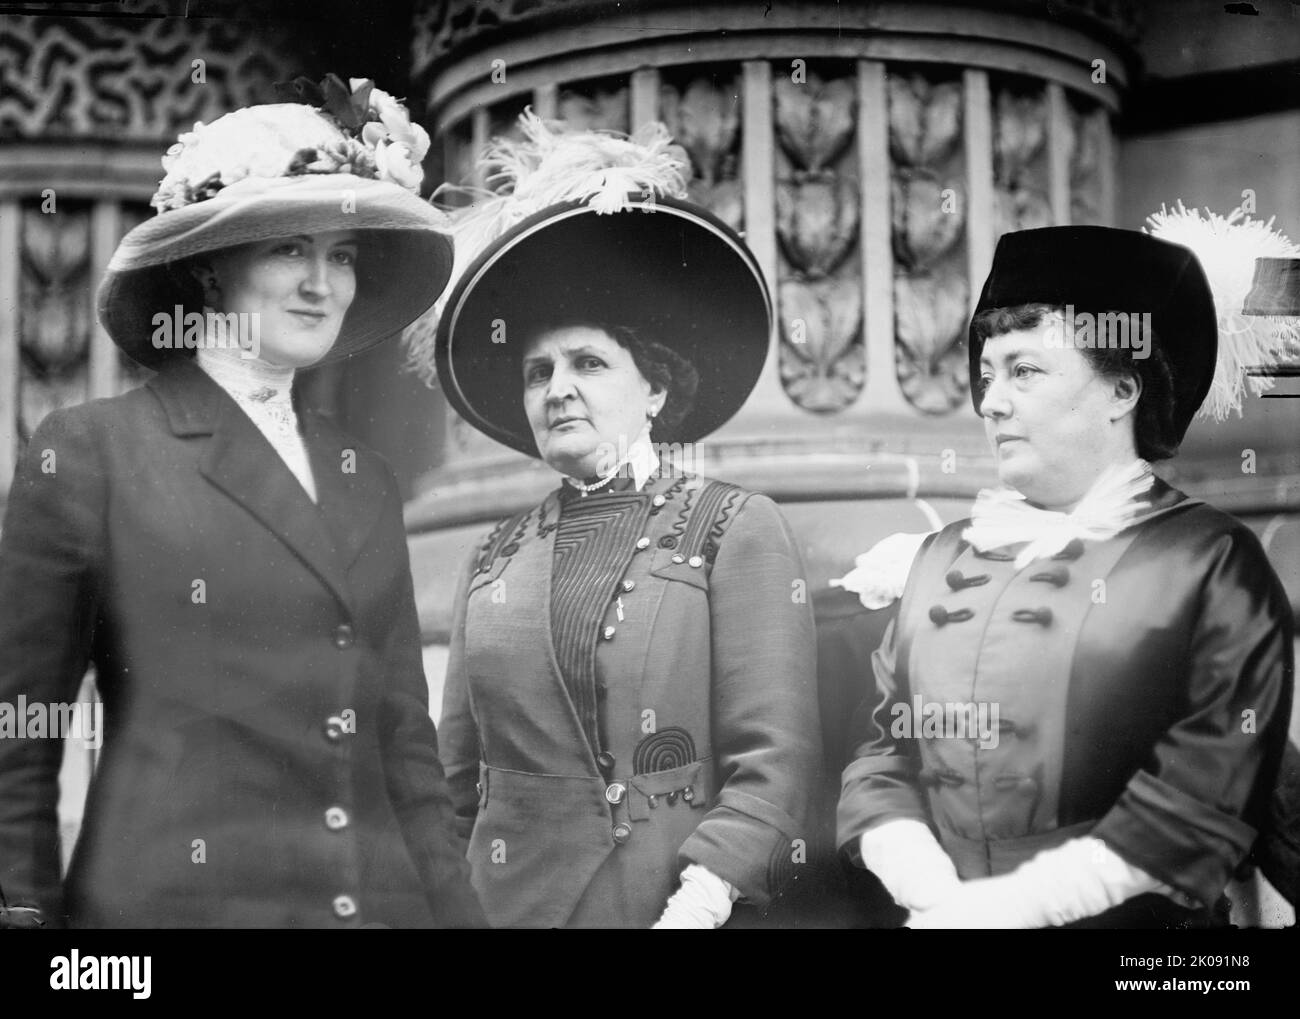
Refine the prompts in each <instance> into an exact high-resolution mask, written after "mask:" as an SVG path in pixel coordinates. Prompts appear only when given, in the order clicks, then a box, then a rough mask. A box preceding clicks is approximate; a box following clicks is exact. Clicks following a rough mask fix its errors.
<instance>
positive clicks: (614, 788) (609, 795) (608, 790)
mask: <svg viewBox="0 0 1300 1019" xmlns="http://www.w3.org/2000/svg"><path fill="white" fill-rule="evenodd" d="M626 795H627V786H625V785H624V784H623V783H622V782H611V783H610V784H609V785H607V786H605V799H607V800H609V802H610V803H615V804H617V803H622V802H623V797H624V796H626Z"/></svg>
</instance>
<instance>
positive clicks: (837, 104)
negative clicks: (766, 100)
mask: <svg viewBox="0 0 1300 1019" xmlns="http://www.w3.org/2000/svg"><path fill="white" fill-rule="evenodd" d="M772 84H773V93H774V96H775V99H776V134H777V141H778V142H779V143H780V145H781V148H782V150H783V151H784V152H785V154H786V155H787V156H788V157H789V158H790V160H791V162H793V163H794V164H795V166H796V168H798V169H800V170H805V171H807V172H809V173H816V172H818V171H820V170H823V169H825V168H827V167H829V166H830V165H831V164H832V163H833V162H835V161H836V160H837V159H839V158H840V157H841V156H842V155H844V151H845V149H847V148H848V146H849V142H851V141H852V140H853V135H854V130H853V128H854V124H855V123H856V122H857V116H858V102H857V91H856V89H855V87H854V82H853V79H852V78H851V77H845V78H835V79H833V80H831V81H826V82H823V81H821V80H820V79H819V78H818V77H817V75H815V74H809V75H808V80H807V82H806V83H798V82H795V81H792V80H791V78H790V76H789V75H783V74H778V75H776V76H775V77H774V79H773V82H772Z"/></svg>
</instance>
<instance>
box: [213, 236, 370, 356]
mask: <svg viewBox="0 0 1300 1019" xmlns="http://www.w3.org/2000/svg"><path fill="white" fill-rule="evenodd" d="M356 263H357V239H356V234H355V233H354V232H353V231H351V230H333V231H330V232H328V233H319V234H302V235H300V236H297V237H285V238H280V239H277V240H270V241H262V242H259V243H256V244H249V245H245V246H244V247H240V248H232V249H230V250H227V251H219V252H217V253H215V254H214V255H212V256H211V257H210V258H208V259H207V264H208V267H209V268H210V270H211V272H210V273H205V271H204V270H203V269H202V268H199V269H198V270H197V273H196V274H197V275H198V276H199V279H200V282H201V283H202V284H203V285H204V299H205V301H206V302H208V303H209V304H212V303H213V302H214V301H218V302H219V303H220V306H219V307H217V306H216V305H214V309H215V310H217V311H221V312H226V313H231V312H242V313H245V314H252V315H256V316H257V321H258V326H259V337H260V344H261V346H260V350H259V351H258V356H259V357H261V358H262V360H264V361H268V362H270V363H271V364H275V365H279V366H281V367H284V368H306V367H307V366H308V365H313V364H315V363H316V362H317V361H319V360H320V359H321V358H322V357H324V356H325V355H326V354H328V353H329V351H330V348H331V347H333V346H334V341H335V340H337V339H338V335H339V330H340V329H342V327H343V317H344V316H345V315H346V314H347V311H348V308H349V307H350V306H351V304H352V299H353V298H354V297H355V296H356V292H357V273H356ZM208 277H210V279H209V278H208ZM209 282H215V284H216V290H215V291H214V290H212V289H210V288H209V285H208V284H209Z"/></svg>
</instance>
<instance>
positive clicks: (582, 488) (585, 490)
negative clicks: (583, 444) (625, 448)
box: [564, 471, 618, 498]
mask: <svg viewBox="0 0 1300 1019" xmlns="http://www.w3.org/2000/svg"><path fill="white" fill-rule="evenodd" d="M617 477H618V471H615V472H614V473H613V474H611V475H610V476H609V477H607V478H601V480H599V481H593V482H592V483H591V484H590V485H588V484H586V483H585V482H582V481H578V480H577V479H576V478H570V477H568V476H567V475H566V476H565V478H564V480H565V481H567V482H568V483H569V484H570V485H572V486H573V487H574V488H576V489H577V490H578V491H579V492H581V493H582V495H583V498H586V497H587V496H588V495H589V494H590V493H592V492H598V491H600V490H601V489H602V488H604V487H605V486H606V485H608V484H609V483H610V482H611V481H613V480H614V479H615V478H617Z"/></svg>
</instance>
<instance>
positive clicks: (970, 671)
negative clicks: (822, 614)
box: [839, 227, 1292, 927]
mask: <svg viewBox="0 0 1300 1019" xmlns="http://www.w3.org/2000/svg"><path fill="white" fill-rule="evenodd" d="M1218 325H1219V314H1218V313H1217V312H1216V308H1215V303H1214V300H1213V296H1212V293H1211V289H1210V286H1209V283H1208V282H1207V279H1206V275H1205V273H1204V272H1203V271H1202V268H1201V265H1200V263H1199V261H1198V259H1197V258H1196V256H1195V255H1194V254H1193V253H1192V252H1191V251H1190V250H1188V249H1187V248H1186V247H1183V246H1180V245H1177V244H1173V243H1170V242H1168V241H1165V240H1162V239H1159V238H1157V237H1153V236H1149V235H1147V234H1144V233H1139V232H1135V231H1127V230H1115V229H1110V228H1105V227H1052V228H1046V229H1040V230H1028V231H1021V232H1017V233H1010V234H1007V235H1005V236H1003V237H1002V239H1001V240H1000V242H999V244H998V247H997V250H996V253H995V255H994V260H993V267H992V269H991V271H990V274H989V277H988V280H987V282H986V283H985V285H984V289H983V292H982V294H981V296H980V301H979V304H978V306H977V308H976V311H975V314H974V317H973V319H972V322H971V328H970V364H971V379H972V400H973V403H974V406H975V410H976V411H977V413H979V414H980V415H981V417H982V418H983V420H984V425H985V430H986V433H987V435H988V438H989V442H990V446H991V448H992V450H993V455H994V457H995V461H996V464H997V469H998V474H999V478H1000V480H1001V482H1002V484H1003V486H1004V487H1002V488H999V489H989V490H985V491H984V492H982V493H981V494H980V496H979V498H978V499H977V500H976V503H975V506H974V508H973V511H972V515H971V518H970V519H968V520H963V521H960V522H958V523H955V524H952V525H950V526H948V527H946V528H944V529H943V530H941V531H939V532H936V533H935V534H932V535H929V536H928V537H925V539H924V542H923V544H921V547H920V551H919V553H918V554H917V556H916V558H915V561H914V562H913V563H912V565H911V569H910V572H908V573H907V576H906V582H905V583H906V586H905V588H904V589H903V591H902V600H901V602H900V604H899V610H898V616H897V618H896V620H895V622H894V623H892V624H891V625H890V629H889V630H888V631H887V633H886V636H885V641H884V643H883V645H882V646H881V648H880V649H879V650H878V651H877V652H876V654H875V655H874V656H873V658H872V663H871V664H872V671H873V672H874V679H875V684H874V685H875V689H874V691H872V692H871V693H870V694H869V695H868V702H867V703H868V704H869V705H870V706H871V707H872V708H873V711H872V712H871V713H870V715H869V716H868V717H867V719H866V721H867V724H866V726H865V730H864V732H863V733H862V742H861V746H860V748H859V750H858V753H857V756H856V758H855V760H854V761H852V762H851V763H850V764H849V765H848V767H847V768H846V770H845V772H844V785H843V793H842V796H841V799H840V805H839V841H840V843H841V845H842V847H843V849H844V851H845V852H846V853H848V854H849V855H850V856H851V857H852V858H853V859H854V860H855V861H856V862H857V863H859V864H860V865H861V866H864V867H866V868H867V869H869V870H871V871H873V872H874V873H875V874H876V876H877V877H879V878H880V880H881V881H882V883H883V884H884V885H885V887H886V888H887V889H888V890H889V891H890V893H891V894H892V895H893V897H894V899H895V900H896V902H897V903H898V904H899V905H901V906H903V907H904V908H906V909H907V910H909V919H908V923H909V925H911V926H914V927H1046V926H1055V925H1064V924H1079V925H1083V926H1139V927H1158V926H1184V927H1185V926H1215V925H1221V924H1224V923H1226V922H1227V912H1226V904H1225V902H1224V900H1223V892H1224V889H1225V886H1226V885H1227V882H1228V880H1229V878H1230V877H1231V876H1232V875H1233V873H1234V871H1235V870H1236V868H1237V867H1238V865H1239V864H1240V863H1241V862H1242V861H1243V860H1244V859H1245V858H1246V856H1247V854H1248V853H1249V852H1250V851H1251V848H1252V844H1253V842H1254V840H1255V837H1256V833H1257V831H1258V830H1260V828H1261V827H1262V826H1263V825H1264V823H1265V821H1266V818H1267V812H1268V801H1269V796H1270V793H1271V791H1272V789H1273V784H1274V780H1275V776H1276V773H1277V768H1278V761H1279V758H1280V756H1281V753H1282V750H1283V747H1284V745H1285V741H1286V732H1287V725H1288V721H1289V718H1290V704H1291V696H1292V634H1291V609H1290V606H1289V605H1288V603H1287V599H1286V595H1285V593H1284V591H1283V590H1282V587H1281V584H1280V583H1279V581H1278V579H1277V577H1276V575H1275V574H1274V572H1273V570H1272V568H1271V566H1270V565H1269V561H1268V559H1267V557H1266V556H1265V554H1264V551H1263V549H1262V548H1261V547H1260V543H1259V541H1258V539H1256V538H1255V536H1254V534H1253V533H1252V532H1251V531H1250V530H1249V529H1248V528H1247V527H1245V526H1244V525H1242V524H1241V523H1239V522H1238V521H1236V520H1235V519H1233V518H1232V517H1230V516H1228V515H1227V514H1225V513H1222V512H1219V511H1218V510H1215V509H1213V508H1211V507H1210V506H1208V505H1206V504H1205V503H1203V502H1202V501H1201V500H1199V499H1194V498H1189V497H1188V496H1186V495H1184V494H1183V493H1182V492H1179V491H1178V490H1177V489H1174V488H1172V487H1171V486H1169V485H1167V484H1166V483H1164V482H1163V481H1161V480H1160V479H1158V478H1156V477H1155V476H1154V475H1153V474H1152V472H1151V462H1152V461H1155V460H1160V459H1167V458H1169V457H1172V456H1173V455H1175V453H1176V452H1177V449H1178V447H1179V444H1180V443H1181V441H1182V439H1183V436H1184V434H1185V433H1186V431H1187V429H1188V427H1189V425H1190V423H1191V421H1192V419H1193V416H1194V415H1195V414H1196V412H1197V409H1198V408H1199V407H1201V406H1202V405H1203V404H1205V403H1206V402H1207V397H1208V396H1209V395H1210V394H1211V392H1212V389H1214V390H1215V391H1216V396H1215V400H1216V402H1217V403H1219V404H1220V405H1231V403H1232V401H1233V399H1234V397H1233V395H1232V394H1233V393H1234V392H1235V393H1236V396H1235V399H1237V400H1239V399H1240V389H1239V386H1240V378H1239V377H1237V376H1236V375H1235V373H1234V372H1233V371H1231V370H1224V371H1222V372H1221V373H1220V374H1219V375H1218V376H1217V377H1216V364H1219V363H1220V362H1221V361H1224V360H1225V359H1224V358H1220V356H1219V353H1220V349H1219V345H1220V342H1221V341H1220V340H1219V337H1218ZM1223 342H1230V341H1229V340H1227V339H1225V340H1224V341H1223ZM1227 360H1228V361H1231V357H1228V358H1227ZM855 572H856V573H861V574H862V576H860V577H858V578H856V579H857V581H858V582H864V581H870V579H871V578H870V576H868V575H870V574H872V573H873V566H872V563H871V562H869V561H866V562H864V561H860V562H859V568H858V571H855ZM847 581H848V578H846V582H847ZM936 706H937V707H936ZM945 706H946V708H947V710H948V713H947V715H944V714H943V712H944V711H945ZM954 707H955V708H957V709H960V710H959V712H958V714H959V715H960V718H961V721H960V722H958V721H957V720H956V716H954V714H953V711H952V710H951V709H952V708H954ZM936 711H937V712H938V714H936V713H935V712H936ZM957 730H964V731H957Z"/></svg>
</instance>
